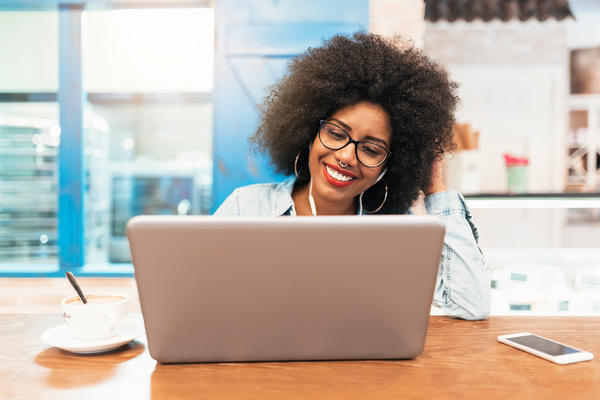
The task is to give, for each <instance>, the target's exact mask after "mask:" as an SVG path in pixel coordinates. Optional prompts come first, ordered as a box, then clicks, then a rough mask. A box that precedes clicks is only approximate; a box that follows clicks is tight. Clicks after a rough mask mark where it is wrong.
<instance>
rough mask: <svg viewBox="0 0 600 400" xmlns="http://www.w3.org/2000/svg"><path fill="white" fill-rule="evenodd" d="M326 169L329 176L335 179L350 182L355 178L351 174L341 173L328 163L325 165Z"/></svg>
mask: <svg viewBox="0 0 600 400" xmlns="http://www.w3.org/2000/svg"><path fill="white" fill-rule="evenodd" d="M325 170H326V171H327V173H328V174H329V176H331V177H332V178H333V179H335V180H338V181H342V182H348V181H350V180H352V179H353V178H352V177H351V176H348V175H344V174H341V173H339V172H338V171H336V170H335V169H333V168H330V167H329V166H328V165H325Z"/></svg>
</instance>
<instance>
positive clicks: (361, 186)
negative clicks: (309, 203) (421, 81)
mask: <svg viewBox="0 0 600 400" xmlns="http://www.w3.org/2000/svg"><path fill="white" fill-rule="evenodd" d="M327 121H329V122H331V123H333V124H335V125H337V126H339V127H340V128H342V129H343V130H344V131H346V132H347V133H348V134H350V136H351V137H352V139H354V140H357V141H368V142H372V143H375V144H378V145H380V146H383V147H385V148H386V149H387V150H390V145H391V141H392V129H391V126H390V120H389V117H388V115H387V113H386V112H385V111H384V110H383V108H381V106H379V105H377V104H373V103H369V102H366V101H365V102H360V103H357V104H354V105H351V106H346V107H343V108H341V109H339V110H337V111H336V112H335V113H333V114H332V115H331V116H330V117H329V118H328V119H327ZM385 164H386V163H385V162H384V163H383V164H382V165H379V166H377V167H367V166H365V165H363V164H362V163H361V162H360V161H359V160H358V159H357V158H356V144H354V143H350V144H348V145H347V146H345V147H343V148H341V149H339V150H331V149H328V148H327V147H325V146H324V145H323V144H322V143H321V141H320V140H319V135H316V137H315V140H314V141H313V144H312V147H311V150H310V156H309V161H308V165H309V168H310V174H311V177H312V185H313V188H312V194H313V197H314V199H315V202H316V204H317V209H319V208H320V207H319V205H321V208H326V209H328V210H333V209H338V208H339V210H340V213H343V212H344V211H345V210H348V209H349V208H350V207H351V206H352V205H353V204H354V198H355V197H356V196H358V195H359V194H360V193H362V192H364V191H366V190H367V189H368V188H370V187H371V186H372V185H373V184H375V182H376V181H377V178H378V177H379V175H380V174H381V172H382V171H383V169H384V168H385Z"/></svg>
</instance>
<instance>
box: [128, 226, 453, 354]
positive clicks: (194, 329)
mask: <svg viewBox="0 0 600 400" xmlns="http://www.w3.org/2000/svg"><path fill="white" fill-rule="evenodd" d="M127 237H128V239H129V243H130V247H131V254H132V261H133V265H134V269H135V279H136V282H137V287H138V292H139V297H140V303H141V307H142V313H143V316H144V323H145V327H146V334H147V338H148V346H149V351H150V354H151V356H152V357H153V358H154V359H156V360H158V361H160V362H164V363H173V362H223V361H266V360H333V359H338V360H339V359H400V358H413V357H415V356H417V355H418V354H419V353H421V351H422V350H423V346H424V341H425V335H426V332H427V325H428V321H429V311H430V305H431V301H432V297H433V291H434V286H435V282H436V275H437V268H438V264H439V261H440V257H441V249H442V244H443V238H444V227H443V225H442V223H441V222H440V221H439V220H438V219H436V218H435V217H431V216H369V217H357V216H331V217H329V216H320V217H318V218H314V217H290V218H286V217H262V218H261V217H247V218H246V217H216V216H185V217H181V216H180V217H177V216H139V217H135V218H133V219H131V220H130V221H129V223H128V224H127Z"/></svg>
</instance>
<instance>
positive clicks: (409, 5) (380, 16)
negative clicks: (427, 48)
mask: <svg viewBox="0 0 600 400" xmlns="http://www.w3.org/2000/svg"><path fill="white" fill-rule="evenodd" d="M369 5H370V13H371V15H370V27H369V28H370V32H373V33H377V34H380V35H383V36H393V35H396V34H400V35H402V36H403V37H405V38H407V39H410V40H412V41H413V42H414V44H415V46H416V47H419V48H422V47H423V35H424V33H425V19H424V15H425V2H424V1H423V0H371V1H370V4H369Z"/></svg>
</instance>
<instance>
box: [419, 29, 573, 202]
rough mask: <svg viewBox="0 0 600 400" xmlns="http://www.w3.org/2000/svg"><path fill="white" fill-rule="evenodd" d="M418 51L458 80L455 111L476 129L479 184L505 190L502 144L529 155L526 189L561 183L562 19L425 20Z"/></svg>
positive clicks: (549, 188) (564, 121) (564, 70)
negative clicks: (508, 20)
mask: <svg viewBox="0 0 600 400" xmlns="http://www.w3.org/2000/svg"><path fill="white" fill-rule="evenodd" d="M424 51H425V53H426V54H428V55H429V56H431V57H432V58H434V59H436V60H438V62H440V63H441V64H442V65H443V66H444V67H445V68H447V69H448V71H449V73H450V77H451V78H452V79H453V80H455V81H456V82H458V83H459V84H460V88H459V96H460V97H461V100H462V102H461V105H460V106H459V109H458V111H457V118H458V119H459V120H460V121H462V122H468V123H470V124H471V125H472V126H473V127H474V128H475V129H476V130H480V131H481V137H480V149H479V151H480V155H481V160H484V161H482V162H481V163H480V164H479V166H480V170H479V182H478V184H479V187H480V192H503V191H506V189H507V185H506V174H505V167H504V163H503V159H502V153H503V152H506V151H507V152H512V153H517V154H522V155H526V156H527V157H529V159H530V167H529V176H528V190H529V191H531V192H550V191H562V190H563V187H564V181H565V171H564V159H565V133H566V128H567V96H568V71H569V70H568V56H569V53H568V48H567V32H566V26H565V24H564V23H560V22H556V21H547V22H538V21H531V22H526V23H522V22H509V23H503V22H501V21H497V22H496V21H493V22H488V23H483V22H479V21H476V22H472V23H465V22H455V23H445V22H443V23H427V24H426V28H425V35H424Z"/></svg>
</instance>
